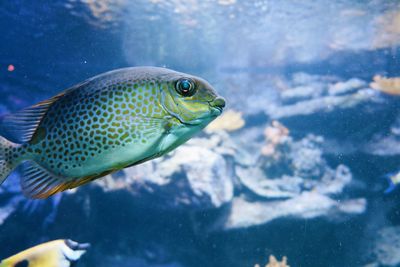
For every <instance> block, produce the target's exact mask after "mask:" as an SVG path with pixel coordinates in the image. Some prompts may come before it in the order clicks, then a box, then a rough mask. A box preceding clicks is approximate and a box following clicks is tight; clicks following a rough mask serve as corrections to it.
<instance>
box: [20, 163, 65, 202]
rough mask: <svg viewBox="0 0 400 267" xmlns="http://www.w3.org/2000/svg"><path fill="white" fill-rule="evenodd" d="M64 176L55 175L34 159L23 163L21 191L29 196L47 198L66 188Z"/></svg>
mask: <svg viewBox="0 0 400 267" xmlns="http://www.w3.org/2000/svg"><path fill="white" fill-rule="evenodd" d="M65 180H66V179H65V178H64V177H60V176H57V175H55V174H53V173H51V172H50V171H48V170H47V169H45V168H43V167H42V166H40V165H38V164H37V163H35V162H34V161H28V162H25V163H24V168H23V173H22V177H21V187H22V191H23V192H24V194H25V195H26V196H27V197H30V198H47V197H49V196H51V195H54V194H56V193H57V192H61V191H64V190H66V189H68V187H67V183H66V182H65Z"/></svg>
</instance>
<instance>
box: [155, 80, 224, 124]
mask: <svg viewBox="0 0 400 267" xmlns="http://www.w3.org/2000/svg"><path fill="white" fill-rule="evenodd" d="M161 96H162V97H161V105H162V106H163V107H164V109H165V110H166V111H167V112H168V113H169V115H171V116H173V117H175V118H176V119H178V120H179V121H180V122H181V123H182V124H185V125H188V126H190V125H192V126H200V127H205V126H206V125H207V124H208V123H210V122H211V121H212V120H214V119H215V118H216V117H218V116H219V115H220V114H221V113H222V111H223V108H224V107H225V99H224V98H222V97H220V96H219V95H218V94H217V93H216V91H215V90H214V88H213V87H212V86H211V85H210V84H209V83H208V82H207V81H205V80H203V79H201V78H198V77H195V76H191V75H187V74H183V73H176V74H175V75H172V76H171V77H169V79H168V83H167V84H166V85H165V86H163V87H162V92H161Z"/></svg>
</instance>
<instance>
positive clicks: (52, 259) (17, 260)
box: [0, 239, 90, 267]
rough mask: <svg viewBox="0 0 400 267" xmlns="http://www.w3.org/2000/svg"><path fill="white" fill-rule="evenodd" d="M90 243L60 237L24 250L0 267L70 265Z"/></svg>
mask: <svg viewBox="0 0 400 267" xmlns="http://www.w3.org/2000/svg"><path fill="white" fill-rule="evenodd" d="M89 247H90V244H88V243H85V244H79V243H77V242H75V241H72V240H69V239H59V240H54V241H50V242H47V243H43V244H40V245H37V246H35V247H32V248H29V249H27V250H24V251H22V252H20V253H18V254H16V255H14V256H11V257H9V258H7V259H4V260H2V261H1V262H0V267H70V266H72V265H73V263H75V262H77V261H78V260H79V259H80V258H81V257H82V255H83V254H85V253H86V250H87V249H88V248H89Z"/></svg>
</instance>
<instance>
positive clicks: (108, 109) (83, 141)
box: [0, 67, 225, 198]
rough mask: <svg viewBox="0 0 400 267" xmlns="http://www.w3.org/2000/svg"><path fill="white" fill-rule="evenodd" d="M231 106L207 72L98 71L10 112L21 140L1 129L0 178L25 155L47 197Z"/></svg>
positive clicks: (34, 187)
mask: <svg viewBox="0 0 400 267" xmlns="http://www.w3.org/2000/svg"><path fill="white" fill-rule="evenodd" d="M224 106H225V100H224V99H223V98H222V97H219V96H218V95H217V93H216V92H215V90H214V89H213V88H212V86H211V85H210V84H209V83H208V82H206V81H205V80H203V79H201V78H198V77H195V76H193V75H189V74H185V73H180V72H176V71H173V70H169V69H165V68H155V67H134V68H126V69H119V70H115V71H111V72H107V73H104V74H101V75H98V76H96V77H93V78H91V79H88V80H86V81H84V82H82V83H80V84H78V85H75V86H73V87H72V88H70V89H68V90H66V91H64V92H62V93H60V94H58V95H56V96H54V97H53V98H51V99H48V100H45V101H43V102H40V103H39V104H36V105H34V106H32V107H29V108H26V109H24V110H22V111H20V112H17V113H16V114H11V115H8V116H6V117H5V118H4V119H3V128H6V129H12V130H13V131H14V133H17V134H19V137H20V140H19V142H18V143H13V142H11V141H9V140H7V139H6V138H4V137H1V136H0V184H1V183H2V182H3V181H4V180H5V179H6V178H7V176H8V175H9V174H10V172H11V171H12V170H13V169H14V168H16V167H17V166H18V165H20V164H21V163H24V165H25V170H24V173H23V175H22V178H21V185H22V190H23V192H24V194H25V195H27V196H28V197H32V198H46V197H48V196H51V195H53V194H55V193H57V192H60V191H64V190H66V189H70V188H74V187H77V186H80V185H83V184H86V183H88V182H90V181H92V180H94V179H97V178H100V177H103V176H105V175H106V174H109V173H112V172H115V171H118V170H120V169H122V168H125V167H129V166H133V165H136V164H140V163H142V162H144V161H147V160H150V159H154V158H157V157H160V156H162V155H164V154H166V153H168V152H169V151H171V150H173V149H175V148H176V147H178V146H179V145H181V144H183V143H184V142H186V141H187V140H188V139H190V138H191V137H192V136H193V135H194V134H195V133H197V132H199V131H200V130H202V129H203V128H204V127H205V126H207V124H209V123H210V122H211V121H212V120H214V119H215V118H216V117H217V116H219V115H220V114H221V113H222V110H223V108H224Z"/></svg>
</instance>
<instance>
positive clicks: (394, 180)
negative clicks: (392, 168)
mask: <svg viewBox="0 0 400 267" xmlns="http://www.w3.org/2000/svg"><path fill="white" fill-rule="evenodd" d="M384 178H386V180H387V181H388V183H389V187H388V188H387V189H386V190H385V191H384V193H385V194H389V193H391V192H393V191H394V190H395V189H396V188H397V186H398V184H400V171H399V172H393V173H388V174H386V175H384Z"/></svg>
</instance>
